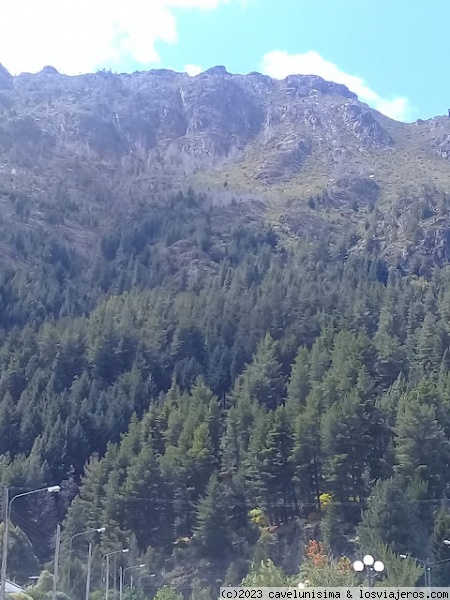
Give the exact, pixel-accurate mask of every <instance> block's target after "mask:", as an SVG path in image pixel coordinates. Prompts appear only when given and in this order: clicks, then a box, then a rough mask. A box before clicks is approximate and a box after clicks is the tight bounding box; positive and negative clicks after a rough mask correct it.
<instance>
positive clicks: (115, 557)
mask: <svg viewBox="0 0 450 600" xmlns="http://www.w3.org/2000/svg"><path fill="white" fill-rule="evenodd" d="M113 585H114V596H113V600H117V554H115V553H114V576H113Z"/></svg>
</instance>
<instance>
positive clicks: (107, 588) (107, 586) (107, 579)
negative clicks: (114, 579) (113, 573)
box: [105, 554, 109, 600]
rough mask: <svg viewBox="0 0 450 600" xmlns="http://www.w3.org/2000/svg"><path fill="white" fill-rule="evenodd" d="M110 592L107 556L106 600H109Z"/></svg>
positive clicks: (107, 560)
mask: <svg viewBox="0 0 450 600" xmlns="http://www.w3.org/2000/svg"><path fill="white" fill-rule="evenodd" d="M108 592H109V554H107V555H106V592H105V600H108Z"/></svg>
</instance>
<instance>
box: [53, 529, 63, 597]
mask: <svg viewBox="0 0 450 600" xmlns="http://www.w3.org/2000/svg"><path fill="white" fill-rule="evenodd" d="M60 544H61V525H60V524H59V523H58V526H57V528H56V544H55V564H54V567H53V593H52V600H56V588H57V585H58V566H59V565H58V563H59V546H60Z"/></svg>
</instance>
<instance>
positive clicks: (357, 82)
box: [261, 50, 413, 121]
mask: <svg viewBox="0 0 450 600" xmlns="http://www.w3.org/2000/svg"><path fill="white" fill-rule="evenodd" d="M261 69H262V72H263V73H265V74H267V75H270V76H271V77H274V78H275V79H284V78H285V77H287V76H288V75H293V74H304V75H319V76H320V77H323V78H324V79H327V80H328V81H334V82H335V83H343V84H344V85H346V86H347V87H348V88H349V89H350V90H351V91H352V92H355V94H357V95H358V97H359V99H360V100H362V101H363V102H366V103H367V104H369V105H370V106H371V107H372V108H375V109H376V110H379V111H380V112H381V113H383V114H385V115H387V116H388V117H391V118H392V119H396V120H398V121H408V120H410V119H411V116H412V112H413V109H412V107H411V106H410V103H409V100H408V99H407V98H404V97H400V96H397V97H394V98H382V97H381V96H379V95H378V94H377V93H376V92H375V91H374V90H372V89H371V88H370V87H369V86H368V85H367V84H366V82H365V81H364V80H363V79H362V78H361V77H357V76H355V75H349V74H348V73H345V72H344V71H341V69H339V67H338V66H337V65H335V64H334V63H332V62H330V61H328V60H325V59H324V58H323V57H322V56H321V55H320V54H319V53H318V52H314V51H311V52H305V53H304V54H288V53H287V52H284V51H282V50H275V51H273V52H269V53H268V54H266V55H265V56H264V58H263V61H262V64H261Z"/></svg>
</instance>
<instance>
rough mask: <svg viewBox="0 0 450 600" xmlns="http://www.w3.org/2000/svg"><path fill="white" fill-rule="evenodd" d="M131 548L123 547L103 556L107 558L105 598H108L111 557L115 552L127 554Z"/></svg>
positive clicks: (106, 599)
mask: <svg viewBox="0 0 450 600" xmlns="http://www.w3.org/2000/svg"><path fill="white" fill-rule="evenodd" d="M129 551H130V550H129V548H123V549H122V550H114V552H108V553H107V554H105V555H104V556H103V559H102V560H104V559H105V558H106V584H105V600H108V593H109V557H110V556H112V555H113V554H125V553H126V552H129Z"/></svg>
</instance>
